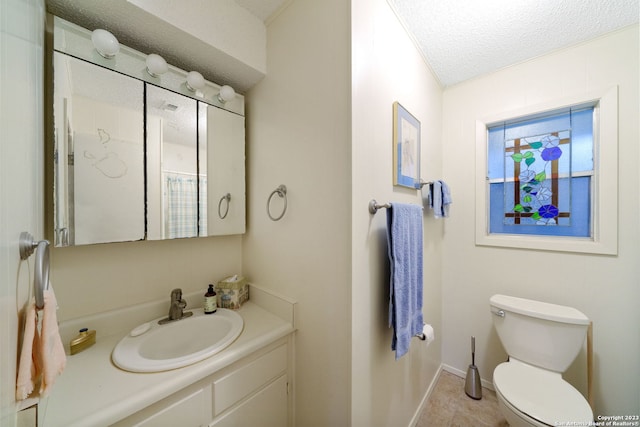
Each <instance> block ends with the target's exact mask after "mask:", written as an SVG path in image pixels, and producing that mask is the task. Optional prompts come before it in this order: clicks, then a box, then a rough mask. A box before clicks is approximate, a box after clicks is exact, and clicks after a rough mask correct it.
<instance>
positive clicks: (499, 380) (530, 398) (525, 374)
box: [493, 358, 593, 426]
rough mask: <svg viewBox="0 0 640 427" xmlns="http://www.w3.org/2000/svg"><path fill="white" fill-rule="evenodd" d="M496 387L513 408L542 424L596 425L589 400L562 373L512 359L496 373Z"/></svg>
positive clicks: (499, 367) (498, 368)
mask: <svg viewBox="0 0 640 427" xmlns="http://www.w3.org/2000/svg"><path fill="white" fill-rule="evenodd" d="M493 385H494V387H495V388H496V391H498V392H499V393H500V394H501V395H502V396H503V397H504V399H505V400H506V401H507V402H508V403H509V404H510V405H511V406H512V407H514V408H517V410H518V411H520V412H522V413H523V414H524V415H526V416H529V417H531V418H533V419H534V420H537V421H539V422H541V423H543V424H547V425H551V426H553V425H558V423H562V422H576V423H580V425H583V424H582V423H584V425H589V423H591V422H593V412H592V411H591V407H590V406H589V404H588V403H587V400H586V399H585V398H584V397H583V396H582V394H580V392H579V391H578V390H576V389H575V388H573V386H571V384H569V383H568V382H566V381H565V380H564V379H562V375H561V374H560V373H557V372H551V371H547V370H545V369H542V368H537V367H535V366H531V365H528V364H526V363H523V362H520V361H519V360H517V359H514V358H511V361H509V362H505V363H502V364H500V365H498V366H497V367H496V369H495V370H494V371H493Z"/></svg>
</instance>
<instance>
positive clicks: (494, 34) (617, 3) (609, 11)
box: [388, 0, 640, 86]
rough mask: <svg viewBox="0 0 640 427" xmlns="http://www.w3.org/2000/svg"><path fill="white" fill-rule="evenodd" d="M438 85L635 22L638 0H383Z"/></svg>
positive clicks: (637, 12)
mask: <svg viewBox="0 0 640 427" xmlns="http://www.w3.org/2000/svg"><path fill="white" fill-rule="evenodd" d="M388 2H389V4H391V6H392V7H393V8H394V9H395V11H396V14H397V15H398V17H399V18H400V20H401V21H402V22H403V24H404V25H405V28H406V29H407V31H409V32H410V33H411V34H412V35H413V37H414V39H415V41H416V43H417V44H418V46H419V48H420V50H421V51H422V54H423V56H424V57H425V59H426V61H427V63H428V64H429V65H430V67H431V69H432V70H433V72H434V73H435V74H436V76H437V78H438V79H439V80H440V83H441V84H442V85H443V86H450V85H453V84H456V83H459V82H462V81H464V80H468V79H470V78H474V77H476V76H479V75H483V74H487V73H490V72H492V71H495V70H498V69H501V68H504V67H507V66H509V65H513V64H516V63H519V62H522V61H526V60H528V59H531V58H534V57H537V56H540V55H544V54H547V53H549V52H552V51H555V50H558V49H561V48H564V47H568V46H571V45H575V44H577V43H580V42H584V41H587V40H590V39H593V38H595V37H598V36H600V35H603V34H605V33H608V32H611V31H615V30H617V29H619V28H622V27H625V26H628V25H631V24H634V23H637V22H638V17H639V15H640V9H639V6H638V3H639V0H535V1H534V0H486V1H474V0H446V1H443V0H388Z"/></svg>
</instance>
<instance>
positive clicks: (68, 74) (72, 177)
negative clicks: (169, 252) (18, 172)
mask: <svg viewBox="0 0 640 427" xmlns="http://www.w3.org/2000/svg"><path fill="white" fill-rule="evenodd" d="M53 62H54V117H53V122H54V123H53V125H54V132H55V141H54V194H55V197H54V200H55V201H54V205H55V206H54V226H55V240H56V242H55V243H56V246H68V245H84V244H90V243H105V242H121V241H132V240H141V239H144V237H145V199H144V119H143V111H144V107H143V93H144V89H143V82H141V81H139V80H136V79H133V78H131V77H127V76H125V75H122V74H119V73H114V72H113V71H110V70H107V69H104V68H101V67H99V66H96V65H93V64H90V63H87V62H84V61H81V60H78V59H76V58H73V57H71V56H68V55H65V54H62V53H59V52H54V55H53Z"/></svg>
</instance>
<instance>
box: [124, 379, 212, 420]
mask: <svg viewBox="0 0 640 427" xmlns="http://www.w3.org/2000/svg"><path fill="white" fill-rule="evenodd" d="M210 399H211V387H205V388H199V389H195V390H185V391H182V392H178V393H176V394H175V395H172V396H169V397H168V398H166V399H163V400H161V401H160V402H157V403H155V404H153V405H151V406H149V407H147V408H145V409H143V410H142V411H140V412H138V413H136V414H134V415H132V416H130V417H128V418H125V419H124V420H122V421H120V422H118V423H116V424H114V425H113V426H112V427H120V426H122V427H124V426H127V427H131V426H134V427H175V426H181V427H182V426H184V427H199V426H203V425H206V423H208V421H209V417H210V414H211V412H210V411H208V410H207V406H208V402H210V401H211V400H210Z"/></svg>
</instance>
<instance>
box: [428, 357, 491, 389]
mask: <svg viewBox="0 0 640 427" xmlns="http://www.w3.org/2000/svg"><path fill="white" fill-rule="evenodd" d="M440 367H441V369H442V370H444V371H447V372H449V373H450V374H453V375H457V376H459V377H460V378H463V379H464V378H466V377H467V373H466V372H465V371H461V370H460V369H458V368H454V367H453V366H450V365H445V364H444V363H443V364H442V365H440ZM480 383H481V384H482V387H485V388H488V389H489V390H491V391H495V388H493V383H492V382H490V381H487V380H485V379H484V378H482V377H481V378H480Z"/></svg>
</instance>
